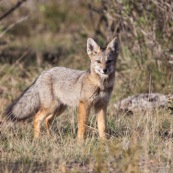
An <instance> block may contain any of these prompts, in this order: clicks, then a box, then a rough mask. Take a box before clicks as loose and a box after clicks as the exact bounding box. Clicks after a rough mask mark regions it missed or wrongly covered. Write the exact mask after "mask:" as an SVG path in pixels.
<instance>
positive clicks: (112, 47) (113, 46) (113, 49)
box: [106, 37, 120, 54]
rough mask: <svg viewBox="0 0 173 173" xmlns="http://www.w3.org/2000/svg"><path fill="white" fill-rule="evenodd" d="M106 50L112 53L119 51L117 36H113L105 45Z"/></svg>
mask: <svg viewBox="0 0 173 173" xmlns="http://www.w3.org/2000/svg"><path fill="white" fill-rule="evenodd" d="M106 49H107V50H109V51H111V52H113V53H114V54H118V53H119V51H120V42H119V39H118V37H115V38H114V39H113V40H112V41H111V42H110V43H109V44H108V46H107V48H106Z"/></svg>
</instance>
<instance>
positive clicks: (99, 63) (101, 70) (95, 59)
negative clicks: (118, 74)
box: [87, 37, 120, 77]
mask: <svg viewBox="0 0 173 173" xmlns="http://www.w3.org/2000/svg"><path fill="white" fill-rule="evenodd" d="M119 49H120V45H119V39H118V38H117V37H116V38H114V39H113V40H112V41H111V42H110V43H109V44H108V46H107V47H106V49H105V50H101V49H100V47H99V45H98V44H97V43H96V42H95V41H94V40H93V39H92V38H88V40H87V53H88V55H89V57H90V59H91V70H94V71H95V73H97V74H98V75H99V76H100V77H108V76H109V75H110V74H112V73H114V72H115V65H116V60H117V57H118V54H119Z"/></svg>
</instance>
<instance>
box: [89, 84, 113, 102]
mask: <svg viewBox="0 0 173 173" xmlns="http://www.w3.org/2000/svg"><path fill="white" fill-rule="evenodd" d="M111 92H112V87H111V88H104V89H101V88H97V89H96V90H95V91H94V93H92V94H91V96H90V98H89V100H90V101H91V102H92V104H95V103H97V102H99V101H102V102H106V103H107V102H108V101H109V99H110V95H111Z"/></svg>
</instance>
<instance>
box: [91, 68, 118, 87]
mask: <svg viewBox="0 0 173 173" xmlns="http://www.w3.org/2000/svg"><path fill="white" fill-rule="evenodd" d="M89 73H90V76H89V78H90V80H91V81H93V82H94V83H95V84H97V85H98V86H102V87H104V86H106V85H112V86H113V84H114V80H115V70H114V71H113V72H112V73H111V74H109V75H105V76H103V75H99V74H97V73H96V72H95V70H94V69H93V67H92V65H90V72H89ZM108 83H109V84H108Z"/></svg>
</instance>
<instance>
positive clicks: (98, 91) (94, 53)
mask: <svg viewBox="0 0 173 173" xmlns="http://www.w3.org/2000/svg"><path fill="white" fill-rule="evenodd" d="M119 50H120V42H119V38H118V37H115V38H114V39H113V40H112V41H111V42H110V43H109V44H108V45H107V47H106V48H105V49H102V48H100V46H99V45H98V44H97V43H96V42H95V41H94V40H93V39H92V38H88V39H87V54H88V56H89V59H90V67H89V70H86V71H81V70H74V69H70V68H66V67H53V68H50V69H48V70H46V71H43V72H42V73H41V74H40V76H39V77H38V78H37V79H36V80H35V81H34V82H33V83H32V84H31V85H30V86H29V87H28V88H27V89H25V91H23V93H22V94H21V95H20V96H19V97H18V98H17V99H15V100H14V101H13V102H12V103H11V104H10V105H9V106H8V107H7V108H6V110H5V115H6V116H7V117H8V118H10V119H11V120H13V121H24V120H26V119H28V118H32V119H33V121H34V123H33V124H34V138H38V137H39V136H40V133H41V132H40V127H41V125H42V124H43V122H44V123H45V126H46V133H47V135H48V136H50V135H51V133H50V126H51V123H52V121H53V119H54V117H55V116H59V115H60V114H62V113H63V112H64V111H65V109H66V108H67V107H68V106H71V107H77V108H78V115H77V116H78V117H77V121H78V132H77V140H78V141H79V142H80V141H83V140H84V139H85V136H86V128H87V122H88V117H89V114H90V111H91V108H93V109H94V110H95V113H96V116H97V127H98V133H99V137H100V139H102V140H106V139H107V133H106V129H107V124H106V121H107V120H106V119H107V118H106V112H107V106H108V103H109V100H110V97H111V93H112V90H113V87H114V83H115V71H116V62H117V58H118V54H119Z"/></svg>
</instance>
